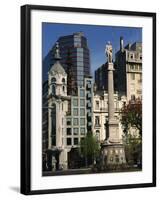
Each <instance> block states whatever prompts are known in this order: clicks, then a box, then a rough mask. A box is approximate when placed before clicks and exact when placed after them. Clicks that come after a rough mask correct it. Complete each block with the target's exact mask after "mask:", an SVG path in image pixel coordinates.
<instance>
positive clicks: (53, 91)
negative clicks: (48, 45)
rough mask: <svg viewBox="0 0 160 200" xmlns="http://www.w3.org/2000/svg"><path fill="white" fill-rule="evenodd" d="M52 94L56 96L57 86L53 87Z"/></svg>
mask: <svg viewBox="0 0 160 200" xmlns="http://www.w3.org/2000/svg"><path fill="white" fill-rule="evenodd" d="M52 94H53V95H55V94H56V89H55V86H54V85H52Z"/></svg>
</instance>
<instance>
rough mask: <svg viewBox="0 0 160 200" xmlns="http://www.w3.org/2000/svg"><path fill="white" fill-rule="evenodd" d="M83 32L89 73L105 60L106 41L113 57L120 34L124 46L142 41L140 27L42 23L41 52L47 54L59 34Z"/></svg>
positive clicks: (117, 46) (117, 47)
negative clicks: (89, 66)
mask: <svg viewBox="0 0 160 200" xmlns="http://www.w3.org/2000/svg"><path fill="white" fill-rule="evenodd" d="M79 31H81V32H83V33H84V36H85V37H86V38H87V41H88V47H89V49H90V61H91V73H92V75H94V71H95V70H96V69H97V68H99V67H100V66H101V65H102V64H103V63H105V62H106V59H107V58H106V55H105V46H106V44H107V43H108V41H110V42H111V44H112V47H113V58H114V54H115V52H117V51H118V50H119V48H120V47H119V43H120V42H119V40H120V36H123V39H124V46H125V45H127V44H128V43H134V42H142V29H141V28H136V27H120V26H119V27H118V26H99V25H80V24H59V23H58V24H56V23H43V24H42V54H43V58H44V57H45V56H46V55H47V53H48V52H49V50H50V49H51V48H52V46H53V45H54V43H55V42H56V41H57V40H58V38H59V37H60V36H65V35H71V34H73V33H75V32H79Z"/></svg>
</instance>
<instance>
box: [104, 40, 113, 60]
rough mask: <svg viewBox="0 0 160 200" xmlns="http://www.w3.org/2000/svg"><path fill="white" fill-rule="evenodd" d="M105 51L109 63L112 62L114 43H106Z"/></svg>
mask: <svg viewBox="0 0 160 200" xmlns="http://www.w3.org/2000/svg"><path fill="white" fill-rule="evenodd" d="M105 53H106V56H107V58H108V63H112V45H111V43H110V42H108V44H107V45H106V49H105Z"/></svg>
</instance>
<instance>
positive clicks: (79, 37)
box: [43, 32, 90, 86]
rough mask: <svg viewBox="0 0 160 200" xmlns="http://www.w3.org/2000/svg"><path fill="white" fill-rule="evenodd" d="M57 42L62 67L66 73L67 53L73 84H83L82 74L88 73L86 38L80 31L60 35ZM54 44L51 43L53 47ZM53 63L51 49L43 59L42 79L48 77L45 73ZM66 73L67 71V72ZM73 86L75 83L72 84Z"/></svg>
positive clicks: (88, 57) (86, 74)
mask: <svg viewBox="0 0 160 200" xmlns="http://www.w3.org/2000/svg"><path fill="white" fill-rule="evenodd" d="M57 42H58V43H59V48H60V52H61V61H60V63H61V64H62V66H63V67H64V69H65V71H66V73H67V71H68V64H67V61H68V55H69V57H70V59H71V63H72V65H70V66H69V67H71V70H72V74H73V75H72V76H73V79H74V84H76V85H77V86H83V83H84V76H88V75H90V52H89V48H88V44H87V39H86V37H85V36H84V34H83V33H82V32H77V33H73V35H67V36H62V37H60V38H59V39H58V40H57ZM54 48H55V45H53V48H52V49H54ZM53 63H54V58H53V54H52V50H50V51H49V53H48V54H47V55H46V57H45V58H44V60H43V81H45V80H47V79H48V76H47V73H48V71H49V69H50V68H51V66H52V65H53ZM67 74H68V73H67ZM74 86H75V85H74Z"/></svg>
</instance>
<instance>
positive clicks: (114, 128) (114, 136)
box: [101, 43, 126, 167]
mask: <svg viewBox="0 0 160 200" xmlns="http://www.w3.org/2000/svg"><path fill="white" fill-rule="evenodd" d="M105 53H106V55H107V58H108V64H107V67H108V74H107V75H108V132H109V134H108V138H106V140H104V142H103V144H102V146H101V150H102V157H103V165H104V166H106V167H108V166H111V165H112V164H114V165H115V164H118V165H120V164H122V163H126V159H125V151H124V146H123V144H122V142H121V140H120V131H119V120H118V119H117V118H115V108H114V77H113V71H114V65H113V61H112V45H111V44H110V43H108V44H107V45H106V50H105Z"/></svg>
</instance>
